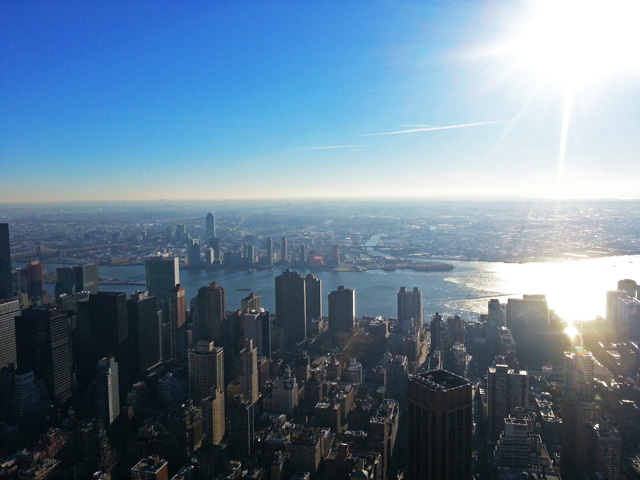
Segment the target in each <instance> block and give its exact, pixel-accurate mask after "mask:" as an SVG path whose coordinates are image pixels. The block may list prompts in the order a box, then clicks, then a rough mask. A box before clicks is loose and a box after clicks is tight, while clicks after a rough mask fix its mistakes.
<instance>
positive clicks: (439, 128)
mask: <svg viewBox="0 0 640 480" xmlns="http://www.w3.org/2000/svg"><path fill="white" fill-rule="evenodd" d="M509 121H510V120H495V121H492V122H480V123H461V124H459V125H447V126H445V127H424V128H413V129H411V130H399V131H397V132H383V133H365V134H364V135H361V137H374V136H377V135H398V134H400V133H415V132H432V131H434V130H450V129H452V128H466V127H480V126H482V125H493V124H495V123H504V122H509Z"/></svg>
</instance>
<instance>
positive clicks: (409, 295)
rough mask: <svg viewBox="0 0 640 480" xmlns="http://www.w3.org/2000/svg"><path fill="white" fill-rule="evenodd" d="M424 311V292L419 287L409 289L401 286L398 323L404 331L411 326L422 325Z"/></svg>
mask: <svg viewBox="0 0 640 480" xmlns="http://www.w3.org/2000/svg"><path fill="white" fill-rule="evenodd" d="M423 323H424V313H423V309H422V292H421V291H420V289H419V288H418V287H413V290H407V289H406V288H405V287H400V290H398V324H399V325H400V328H401V330H402V332H403V333H406V332H407V331H409V329H410V328H411V327H414V326H417V327H422V324H423Z"/></svg>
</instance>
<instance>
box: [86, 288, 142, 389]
mask: <svg viewBox="0 0 640 480" xmlns="http://www.w3.org/2000/svg"><path fill="white" fill-rule="evenodd" d="M77 328H78V349H79V358H78V359H77V360H78V361H77V370H78V377H79V378H78V380H79V382H80V383H81V386H83V387H84V386H87V383H88V382H90V381H91V378H92V377H93V374H94V371H92V370H93V369H92V367H93V366H95V364H96V363H97V362H98V360H99V359H101V358H103V357H108V356H111V355H114V356H115V360H116V361H117V362H118V363H119V364H120V368H121V371H120V375H119V378H120V381H121V382H122V384H121V387H122V388H121V390H122V391H123V392H124V391H127V390H128V387H129V382H130V381H131V382H132V379H130V377H129V372H128V370H127V369H128V368H129V361H128V356H129V346H128V336H129V324H128V320H127V295H126V294H125V293H123V292H98V293H94V294H92V295H89V298H88V299H86V300H81V301H79V302H78V327H77Z"/></svg>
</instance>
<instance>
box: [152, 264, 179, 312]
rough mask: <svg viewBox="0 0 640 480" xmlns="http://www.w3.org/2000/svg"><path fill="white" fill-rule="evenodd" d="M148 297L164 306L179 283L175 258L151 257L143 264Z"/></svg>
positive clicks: (177, 265)
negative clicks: (154, 298)
mask: <svg viewBox="0 0 640 480" xmlns="http://www.w3.org/2000/svg"><path fill="white" fill-rule="evenodd" d="M145 267H146V273H147V290H148V291H149V295H151V296H153V297H156V298H157V299H158V304H159V305H164V304H165V303H166V301H167V298H168V297H169V292H171V291H172V290H173V289H174V288H175V286H176V285H177V284H178V283H180V270H179V264H178V258H177V257H152V258H149V259H147V261H146V262H145Z"/></svg>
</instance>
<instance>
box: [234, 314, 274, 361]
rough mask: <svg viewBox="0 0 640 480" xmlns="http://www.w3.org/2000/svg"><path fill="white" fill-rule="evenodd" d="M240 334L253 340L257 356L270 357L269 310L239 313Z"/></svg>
mask: <svg viewBox="0 0 640 480" xmlns="http://www.w3.org/2000/svg"><path fill="white" fill-rule="evenodd" d="M240 322H241V326H242V335H243V336H244V337H245V338H250V339H251V340H253V345H254V346H255V347H256V349H257V350H258V357H267V358H271V334H270V333H271V332H270V325H269V312H267V311H264V310H262V311H261V312H259V313H257V312H251V313H243V314H242V315H240Z"/></svg>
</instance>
